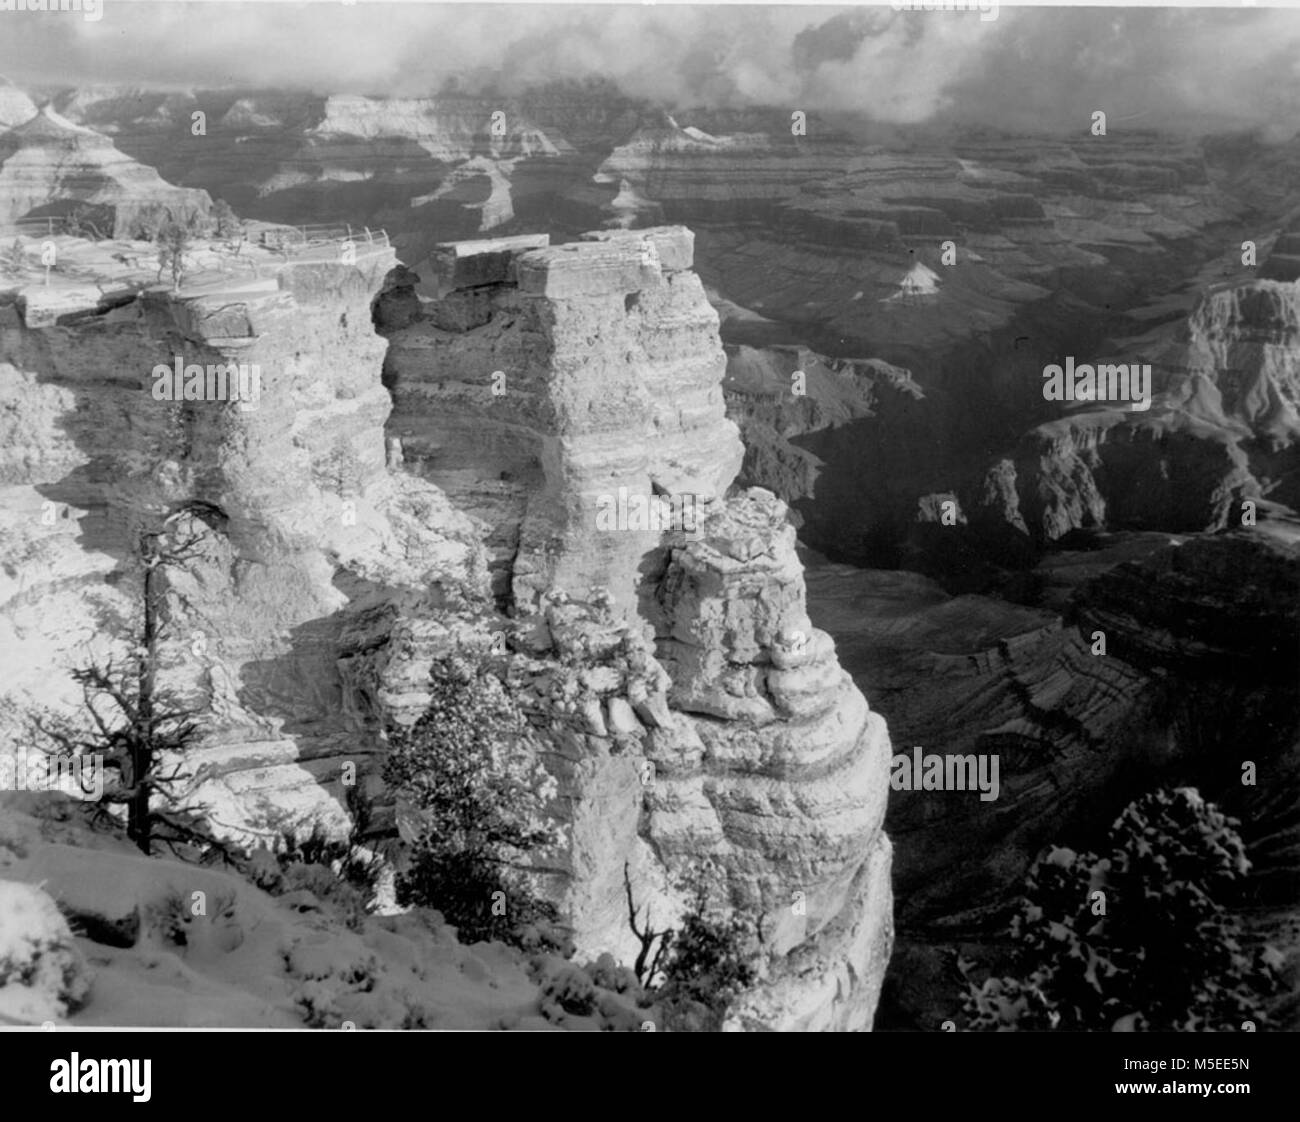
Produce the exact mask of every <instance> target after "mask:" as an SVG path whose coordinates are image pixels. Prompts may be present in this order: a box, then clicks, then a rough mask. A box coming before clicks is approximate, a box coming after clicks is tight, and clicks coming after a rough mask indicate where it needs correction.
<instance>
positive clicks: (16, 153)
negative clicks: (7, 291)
mask: <svg viewBox="0 0 1300 1122" xmlns="http://www.w3.org/2000/svg"><path fill="white" fill-rule="evenodd" d="M75 203H83V204H85V205H87V206H89V207H91V208H93V210H94V212H95V218H96V220H97V221H98V223H99V224H100V225H101V226H103V227H104V228H103V229H102V230H101V232H102V233H104V234H106V235H108V234H112V235H117V236H124V237H125V236H134V235H136V234H137V233H138V232H139V231H141V230H142V229H143V227H144V225H145V224H146V223H147V222H148V221H150V220H153V221H155V222H158V221H162V220H165V219H172V220H175V221H179V222H185V221H187V220H188V219H189V218H191V217H194V216H201V215H205V214H207V212H208V210H209V209H210V207H211V199H209V198H208V194H207V192H206V191H201V190H192V189H188V188H184V187H173V186H172V185H171V184H170V183H167V182H166V181H164V180H163V179H162V177H161V176H159V175H158V173H157V172H156V171H154V169H153V168H151V167H146V166H145V165H143V164H139V163H137V162H136V161H134V160H132V159H130V158H129V157H128V156H126V155H125V154H123V153H122V152H120V151H118V149H117V148H115V147H114V146H113V142H112V141H111V140H109V139H108V137H106V136H104V135H102V134H100V133H97V132H95V131H94V130H93V129H88V128H85V127H83V126H81V125H77V124H74V123H73V122H72V121H69V120H67V119H66V118H65V117H63V116H61V115H60V114H59V113H56V112H55V111H54V109H53V107H51V106H49V105H47V106H46V107H45V108H44V109H42V110H41V111H40V112H39V113H38V114H36V115H35V116H34V117H31V118H30V119H28V120H25V121H23V122H22V123H21V124H18V125H15V126H14V127H13V128H11V129H9V131H8V132H3V133H0V223H9V222H12V221H14V220H15V219H19V218H24V217H40V216H43V215H45V214H47V213H50V214H61V213H63V212H65V211H66V210H68V209H70V207H71V206H72V205H73V204H75Z"/></svg>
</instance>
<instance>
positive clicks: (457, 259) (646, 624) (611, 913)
mask: <svg viewBox="0 0 1300 1122" xmlns="http://www.w3.org/2000/svg"><path fill="white" fill-rule="evenodd" d="M436 264H437V266H438V268H439V272H440V276H439V288H440V290H442V291H444V292H445V293H446V294H445V295H444V297H443V298H442V299H441V300H440V301H437V302H435V303H433V304H431V305H428V306H426V307H425V308H424V309H423V310H420V311H416V310H415V307H414V306H413V305H412V303H411V300H410V298H409V295H407V293H406V292H404V291H403V289H404V288H405V287H406V286H407V285H409V284H410V283H411V281H410V278H409V277H408V278H404V279H405V284H404V285H398V286H397V287H395V288H393V289H390V291H389V292H387V293H386V294H385V295H384V297H382V298H381V300H380V302H379V304H378V307H377V319H378V322H380V323H381V325H383V326H384V330H386V332H387V333H388V334H389V338H390V349H389V353H388V357H387V360H386V363H385V381H386V382H387V384H388V386H389V388H390V391H391V393H392V396H393V402H394V409H393V414H392V417H391V418H390V420H389V424H388V431H389V434H390V438H392V439H394V440H395V441H397V442H400V445H401V449H402V457H403V460H404V462H405V465H406V468H407V469H408V470H411V471H413V472H416V473H417V474H419V475H421V476H422V477H423V478H425V479H428V480H429V481H430V482H433V483H435V484H437V485H438V486H439V487H441V488H443V489H445V490H446V492H447V493H448V495H449V496H451V497H452V499H453V501H454V502H456V503H457V504H458V505H460V506H461V507H462V508H463V509H466V510H467V511H469V512H470V513H472V514H473V516H474V517H476V518H479V519H481V520H482V521H483V522H484V523H485V524H486V525H487V539H486V540H487V541H488V542H489V543H490V547H491V555H492V565H493V569H494V574H495V581H494V587H495V590H496V592H497V595H498V597H499V598H500V599H503V600H505V601H507V602H508V603H510V604H511V605H513V607H514V609H515V612H516V614H517V617H518V620H519V624H518V632H517V634H518V635H519V638H517V639H512V640H511V641H510V653H509V654H508V655H506V656H505V658H506V661H507V663H508V665H509V667H510V669H509V673H511V674H512V675H517V676H519V678H520V680H521V682H523V683H524V686H523V689H522V691H521V696H523V697H525V698H527V699H529V701H528V704H529V706H530V708H531V717H532V720H533V723H534V726H535V727H536V728H537V729H538V731H539V734H540V735H541V738H542V740H543V741H544V742H545V743H546V744H547V745H549V751H550V753H551V754H550V756H549V759H550V765H551V767H552V770H553V771H554V773H555V774H556V775H557V777H558V778H559V780H560V797H559V799H558V802H559V803H560V804H561V805H562V806H564V807H566V808H567V809H566V810H565V811H562V812H561V814H562V817H564V818H565V819H566V820H567V822H568V825H569V827H570V835H569V847H568V851H567V853H565V854H563V855H561V856H560V857H559V859H558V861H557V863H556V865H555V867H554V868H553V870H552V871H553V873H554V876H555V882H556V886H557V892H559V893H560V894H561V896H562V898H563V899H564V900H565V901H566V902H567V903H568V904H569V910H570V912H571V914H572V915H573V916H574V918H575V923H576V924H577V938H578V943H579V946H580V948H581V949H587V948H590V949H591V950H593V951H594V950H596V949H599V948H601V947H605V948H608V947H611V946H612V947H617V948H618V949H619V950H620V951H623V952H624V953H631V952H632V951H634V950H635V943H634V942H633V941H632V940H631V936H630V932H629V931H628V930H627V924H626V915H625V911H626V903H625V900H624V897H623V883H622V877H623V870H624V868H625V866H626V867H627V868H629V870H630V871H631V875H632V883H633V887H634V894H635V896H636V898H637V900H638V904H640V903H641V902H642V901H644V902H645V903H646V904H647V906H649V907H650V908H651V909H652V911H653V914H655V915H656V916H657V917H663V918H667V917H668V916H670V915H672V914H673V913H674V912H675V911H676V910H678V909H679V908H680V899H678V898H677V897H676V894H675V893H674V892H673V890H672V889H671V887H670V885H671V883H673V882H674V881H675V880H677V879H678V874H682V873H685V872H686V871H688V870H689V869H690V868H691V867H692V866H693V865H695V864H696V863H698V862H700V861H701V860H702V859H708V860H709V861H710V862H711V863H712V866H711V867H712V868H714V869H715V870H716V877H715V880H716V884H715V887H716V888H717V890H718V892H719V894H720V895H721V896H722V897H723V898H724V899H726V900H727V901H728V902H729V903H731V904H733V905H736V906H741V907H744V908H746V909H748V910H751V911H753V912H755V913H757V914H758V915H759V916H761V918H762V924H763V931H764V936H765V939H766V940H767V943H768V946H769V948H770V949H771V951H772V953H773V956H774V957H773V963H772V967H771V974H770V975H769V976H768V978H767V979H766V980H765V982H764V984H763V985H762V986H760V987H759V988H758V989H757V990H756V991H755V993H754V994H753V995H751V996H750V997H749V998H748V999H746V1001H744V1002H742V1003H741V1004H740V1005H739V1006H738V1008H737V1009H736V1010H735V1011H734V1016H733V1023H734V1025H735V1026H736V1027H750V1026H754V1027H760V1026H762V1027H769V1028H783V1029H823V1028H841V1029H842V1028H861V1027H866V1026H867V1025H869V1024H870V1020H871V1016H872V1011H873V1009H874V1005H875V1001H876V997H877V995H878V992H879V984H880V978H881V975H882V972H883V966H884V963H885V961H886V959H887V957H888V948H889V944H890V938H891V935H890V920H889V914H890V889H889V879H888V869H889V853H890V851H889V845H888V841H887V839H886V838H885V836H884V834H883V833H882V832H881V831H880V823H881V820H882V816H883V813H884V805H885V796H886V792H887V770H888V760H889V741H888V735H887V732H886V730H885V726H884V722H883V720H881V718H880V717H879V716H878V715H876V714H873V713H872V712H870V710H869V708H868V706H867V704H866V701H865V699H864V698H863V697H862V695H861V693H860V692H859V691H858V690H857V689H856V687H855V686H854V685H853V684H852V682H851V680H850V679H849V678H848V676H847V675H846V674H845V673H844V671H843V670H842V669H841V668H840V667H839V664H838V662H837V660H836V658H835V654H834V644H833V643H832V642H831V641H830V639H829V637H828V636H826V635H825V634H824V633H823V632H821V631H819V630H817V629H816V628H814V627H813V625H812V623H811V621H810V620H809V619H808V616H807V611H806V606H805V593H804V587H803V578H802V567H801V565H800V564H799V562H798V560H797V558H796V556H795V553H794V546H795V536H794V530H793V527H792V526H791V525H790V524H789V522H788V519H787V511H786V508H785V506H784V504H783V503H781V502H780V501H779V500H778V499H777V498H776V497H775V496H773V495H772V494H771V493H769V492H766V491H763V490H760V489H755V490H750V491H747V492H743V493H741V494H739V495H737V496H735V497H732V498H730V499H728V498H726V492H727V489H728V487H729V485H730V484H731V482H732V480H733V479H734V478H735V476H736V474H737V472H738V469H739V466H740V461H741V454H742V449H741V446H740V442H739V440H738V438H737V435H736V430H735V427H734V425H732V423H731V422H729V421H728V420H726V418H725V416H724V405H723V400H722V389H721V382H722V377H723V372H724V369H725V356H724V355H723V352H722V348H721V346H720V344H719V341H718V338H717V333H716V328H717V317H716V313H715V312H714V311H713V310H712V308H711V307H710V306H709V304H708V302H707V300H706V299H705V297H704V293H703V289H702V286H701V285H700V282H699V280H698V278H697V277H696V276H695V274H694V273H693V272H691V270H690V267H691V264H692V237H691V235H690V232H689V231H687V230H685V229H682V228H680V227H668V228H653V229H649V230H644V231H635V232H626V233H625V232H616V233H602V234H596V235H589V236H588V240H585V241H583V242H578V243H572V244H568V245H564V246H556V247H550V246H540V247H539V246H537V245H535V244H531V243H530V242H529V241H528V240H527V239H520V240H515V241H510V240H502V241H497V242H483V243H470V244H468V245H462V246H457V247H447V248H446V249H445V250H444V251H443V253H442V255H441V256H440V257H439V258H437V259H436ZM494 389H495V390H496V392H495V393H494ZM620 495H623V496H625V497H626V505H627V509H628V511H629V513H628V515H627V517H626V520H625V523H624V522H622V521H620V516H617V498H616V497H617V496H620ZM656 502H657V503H658V504H659V507H660V508H661V509H662V511H663V512H664V515H663V516H664V517H665V518H666V519H667V521H668V524H667V525H661V526H657V527H655V526H652V527H651V528H649V529H647V528H646V527H645V525H644V523H642V524H640V525H638V524H637V522H636V519H635V516H634V515H633V514H632V513H631V512H633V511H635V510H636V509H637V506H638V504H642V505H645V504H654V503H656ZM611 510H613V511H615V515H616V517H615V521H614V522H613V523H610V522H602V520H601V516H602V511H604V512H605V513H606V514H608V513H609V512H610V511H611ZM575 664H576V665H575ZM384 672H385V673H388V674H391V673H392V669H391V667H388V666H386V667H385V671H384ZM380 677H381V679H382V678H383V677H384V674H382V673H381V675H380ZM418 679H419V675H418V673H417V674H411V673H409V670H408V672H406V673H404V674H403V675H401V676H400V678H399V680H400V681H401V682H403V683H404V685H403V687H402V689H399V690H390V692H395V693H400V692H403V690H405V689H409V688H410V687H411V685H412V684H413V683H414V682H416V681H418ZM390 680H391V679H390ZM614 808H621V811H619V812H618V813H616V814H614V815H611V810H612V809H614Z"/></svg>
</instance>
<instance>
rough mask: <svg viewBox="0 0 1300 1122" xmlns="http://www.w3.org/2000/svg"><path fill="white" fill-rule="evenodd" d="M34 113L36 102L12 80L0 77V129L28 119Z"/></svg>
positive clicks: (19, 123) (9, 127) (8, 127)
mask: <svg viewBox="0 0 1300 1122" xmlns="http://www.w3.org/2000/svg"><path fill="white" fill-rule="evenodd" d="M36 113H37V109H36V104H35V102H33V101H32V99H31V98H30V97H28V96H27V95H26V94H25V93H23V91H22V90H20V89H18V87H17V86H15V85H14V84H13V83H12V82H9V81H7V80H6V79H4V78H0V131H3V130H4V129H11V128H13V127H14V126H15V125H21V124H22V123H23V122H24V121H30V120H31V119H32V118H33V117H35V116H36Z"/></svg>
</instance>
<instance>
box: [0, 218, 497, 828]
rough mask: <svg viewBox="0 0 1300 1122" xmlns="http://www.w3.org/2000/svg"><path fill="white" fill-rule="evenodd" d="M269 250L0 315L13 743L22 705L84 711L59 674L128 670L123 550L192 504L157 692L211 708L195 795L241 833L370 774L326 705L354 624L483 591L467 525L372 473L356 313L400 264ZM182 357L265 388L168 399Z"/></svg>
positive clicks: (387, 475) (376, 469)
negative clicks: (237, 271)
mask: <svg viewBox="0 0 1300 1122" xmlns="http://www.w3.org/2000/svg"><path fill="white" fill-rule="evenodd" d="M91 249H92V250H93V251H94V252H98V247H91ZM76 252H77V250H76V246H75V245H73V244H72V243H71V242H70V240H65V241H64V243H63V244H62V248H61V256H62V257H63V258H66V259H75V254H76ZM141 252H144V247H141ZM267 256H268V257H269V258H270V260H269V261H267V262H263V263H262V265H261V268H262V269H263V274H262V276H261V277H260V278H258V279H257V280H256V281H249V280H245V279H244V278H235V279H228V280H227V282H226V287H224V288H223V287H221V286H220V285H214V286H213V287H211V288H205V287H199V288H196V289H193V290H183V291H182V292H181V293H180V294H178V295H175V296H173V295H172V294H171V293H169V292H167V291H166V290H165V288H164V289H162V290H158V289H146V290H144V291H136V292H135V293H134V294H132V292H131V291H129V290H127V291H126V292H124V293H116V294H115V295H114V296H113V298H112V300H111V301H108V300H105V299H103V298H101V296H100V294H99V292H98V291H97V290H93V291H92V292H91V294H90V295H89V296H86V297H85V298H84V299H82V302H81V305H80V307H79V308H77V309H75V310H70V311H68V312H67V314H66V317H64V318H63V322H49V321H48V320H46V319H38V320H33V317H32V316H31V314H30V313H31V311H32V308H31V306H30V305H29V304H27V303H26V302H25V300H26V295H27V294H28V292H29V290H28V289H24V290H20V291H19V293H18V298H17V303H16V304H14V305H11V306H9V307H8V308H5V309H2V310H0V311H3V312H5V313H8V315H7V316H6V317H5V319H4V320H0V324H3V327H0V395H3V399H4V401H5V405H6V408H5V409H4V411H3V416H4V417H5V420H4V421H3V422H0V427H2V428H3V430H4V435H5V440H4V446H5V453H4V454H3V456H0V487H2V491H0V494H2V496H3V498H2V501H0V509H2V510H3V518H4V534H3V540H4V567H3V570H2V573H0V649H2V650H3V655H2V656H0V657H3V660H4V663H3V668H4V686H5V690H4V692H5V695H6V696H5V699H4V701H5V704H4V706H3V713H2V714H0V728H2V729H3V732H4V734H5V736H4V739H5V747H6V749H7V748H9V747H10V746H11V745H14V744H21V743H22V721H21V716H22V714H23V713H24V712H26V711H27V710H29V709H30V708H31V707H32V706H33V705H40V706H50V707H53V708H63V709H64V710H65V711H66V712H69V713H73V714H75V713H76V712H77V711H78V706H77V704H76V695H77V691H76V689H75V687H74V686H73V685H72V683H71V681H70V679H69V678H68V676H67V672H68V670H69V669H70V668H72V667H74V666H78V665H83V664H85V663H86V662H87V661H89V660H90V659H91V658H96V659H99V660H102V659H103V658H105V657H107V656H108V655H116V656H117V657H119V659H120V657H121V656H122V654H123V653H124V648H125V645H126V643H127V642H128V640H129V634H130V631H129V621H130V620H131V619H132V614H133V612H134V613H137V614H138V610H139V603H140V574H139V572H138V567H137V566H135V564H134V562H133V555H134V552H135V546H136V535H137V533H138V532H139V531H140V530H141V529H144V528H146V527H154V526H156V525H157V523H158V522H159V521H160V520H161V519H162V518H163V517H166V516H168V515H170V514H173V513H176V512H178V511H189V512H191V513H190V514H188V515H186V516H185V519H184V521H185V524H186V526H187V528H189V529H192V530H195V531H200V530H201V531H203V532H205V533H206V534H207V541H206V542H205V544H204V546H203V548H202V550H201V553H200V555H199V556H198V557H197V558H196V559H195V560H194V563H193V564H192V565H190V566H187V567H186V568H185V570H184V571H183V572H181V571H177V572H175V573H173V574H172V576H171V578H170V579H171V586H170V591H171V595H170V596H169V606H168V612H169V623H170V631H169V635H168V637H167V640H166V642H165V644H164V655H163V658H164V664H165V666H166V673H165V684H166V686H167V687H168V688H171V689H174V690H175V691H176V692H177V693H178V694H179V695H180V696H181V697H184V698H186V699H187V700H188V701H189V702H190V703H191V704H193V705H195V706H196V707H198V708H199V709H200V710H201V711H203V712H204V713H205V720H204V729H205V733H206V736H205V740H204V743H203V745H202V747H201V748H200V750H199V751H198V752H197V753H196V754H195V758H194V760H193V761H191V762H192V763H193V764H194V765H195V766H194V767H193V768H191V769H190V770H193V771H194V772H195V774H196V778H197V780H198V785H197V787H196V789H195V791H194V799H195V801H196V802H197V803H199V804H203V805H206V806H207V807H208V809H209V813H210V816H211V818H212V820H213V822H214V823H215V824H216V825H217V826H218V827H219V828H220V829H221V830H224V831H226V832H228V833H229V834H231V835H232V836H234V837H236V838H239V839H240V840H245V841H247V840H249V838H250V837H256V836H257V835H256V831H257V830H259V829H260V830H263V831H267V832H270V831H273V830H275V829H278V828H279V827H280V826H281V825H288V826H294V825H299V824H302V823H310V822H311V821H312V820H313V819H318V818H319V819H322V820H323V821H324V822H325V823H326V824H327V825H329V826H331V827H332V828H335V829H338V828H340V827H341V826H342V825H343V823H344V821H345V819H344V816H343V813H342V810H341V799H342V796H343V794H344V791H343V788H342V786H341V782H342V779H343V765H344V764H345V763H354V764H356V765H357V768H358V770H359V771H360V773H361V775H362V777H363V778H364V775H365V772H366V763H367V761H368V760H370V759H373V757H374V753H375V751H377V749H378V744H377V742H376V741H375V740H374V738H373V736H368V735H367V734H366V732H365V731H364V729H363V728H362V725H361V721H360V720H359V719H358V718H356V717H354V716H352V715H350V713H349V709H348V706H347V704H346V703H345V699H344V697H343V694H342V691H341V689H340V676H339V672H338V667H337V663H338V660H339V659H340V657H341V656H345V655H346V654H347V652H348V647H347V639H346V638H345V632H346V634H347V635H355V634H357V632H358V627H357V624H356V623H355V622H354V619H353V617H354V615H356V616H361V617H364V616H365V615H366V614H367V613H374V612H380V613H382V612H384V611H385V610H388V611H389V612H391V610H392V608H391V605H392V604H393V603H394V602H399V603H400V602H403V599H404V598H405V600H406V601H409V602H412V603H415V602H421V601H429V602H432V603H440V602H441V601H442V600H443V599H444V598H445V596H446V595H447V590H448V589H451V588H453V587H454V588H458V589H459V588H466V589H468V590H470V592H471V593H472V592H473V591H474V590H475V589H484V588H486V584H485V577H486V570H485V567H484V566H483V563H482V558H481V547H480V546H479V544H478V541H477V537H476V532H475V528H474V526H473V525H472V523H470V521H469V520H468V519H467V518H465V517H464V516H463V515H461V514H459V513H458V512H457V511H456V510H455V509H454V508H453V507H452V506H451V505H450V504H449V503H448V501H447V499H446V497H445V496H444V495H442V494H441V493H439V492H437V491H436V490H435V489H434V488H432V487H430V486H429V485H428V484H427V483H424V482H422V481H421V480H419V479H416V478H414V477H412V476H409V475H405V474H394V473H391V472H390V471H389V470H388V467H387V464H386V461H385V449H384V444H383V436H382V428H383V423H384V420H385V418H386V416H387V413H388V410H389V408H390V402H389V399H388V396H387V394H386V393H385V391H384V389H383V387H382V385H380V384H379V374H378V372H379V367H380V363H381V359H382V352H383V343H382V341H381V340H380V339H378V338H377V337H376V336H375V334H374V331H373V328H372V327H371V324H370V307H369V306H370V301H371V299H372V298H373V296H374V293H375V292H376V291H377V290H378V288H379V286H380V284H381V283H382V280H383V278H384V276H385V275H386V274H387V273H388V272H389V271H390V270H391V268H392V266H393V263H394V262H393V256H392V252H391V250H388V249H386V248H384V249H371V250H368V251H363V252H360V253H358V254H357V258H356V264H347V265H345V264H341V263H339V262H338V261H336V260H335V256H336V255H334V254H333V253H330V254H326V255H324V256H320V255H318V256H317V257H316V258H314V259H313V258H310V257H308V258H303V259H297V258H294V259H291V260H288V261H279V260H278V259H277V258H274V257H273V255H267ZM113 283H115V282H114V280H113V278H105V279H104V282H103V284H104V287H106V288H108V287H110V286H111V285H112V284H113ZM30 291H41V286H39V285H32V286H30ZM75 295H76V294H75V293H73V294H71V295H69V296H68V300H69V301H70V302H71V303H76V301H75V300H73V296H75ZM20 309H21V310H23V312H24V313H25V315H26V320H27V321H28V322H25V321H24V315H23V314H19V310H20ZM178 358H179V359H180V360H181V361H182V363H183V364H184V365H190V364H198V365H201V366H204V367H207V366H221V367H225V366H227V365H228V364H234V365H235V366H238V365H242V366H243V367H244V368H245V369H246V370H249V371H250V372H251V370H252V368H254V367H255V368H257V370H258V372H259V375H260V377H259V385H260V393H259V395H258V397H257V399H256V401H248V402H243V401H238V402H237V401H222V400H190V401H186V400H180V401H170V400H159V399H158V398H157V397H156V396H155V392H154V391H155V388H156V386H157V385H158V379H157V376H156V374H155V367H156V366H158V365H161V366H164V367H171V366H173V364H174V363H175V361H176V360H177V359H178ZM246 404H247V405H249V406H250V407H249V408H247V409H245V408H244V406H245V405H246ZM83 716H84V715H83ZM250 831H251V832H252V833H250Z"/></svg>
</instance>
